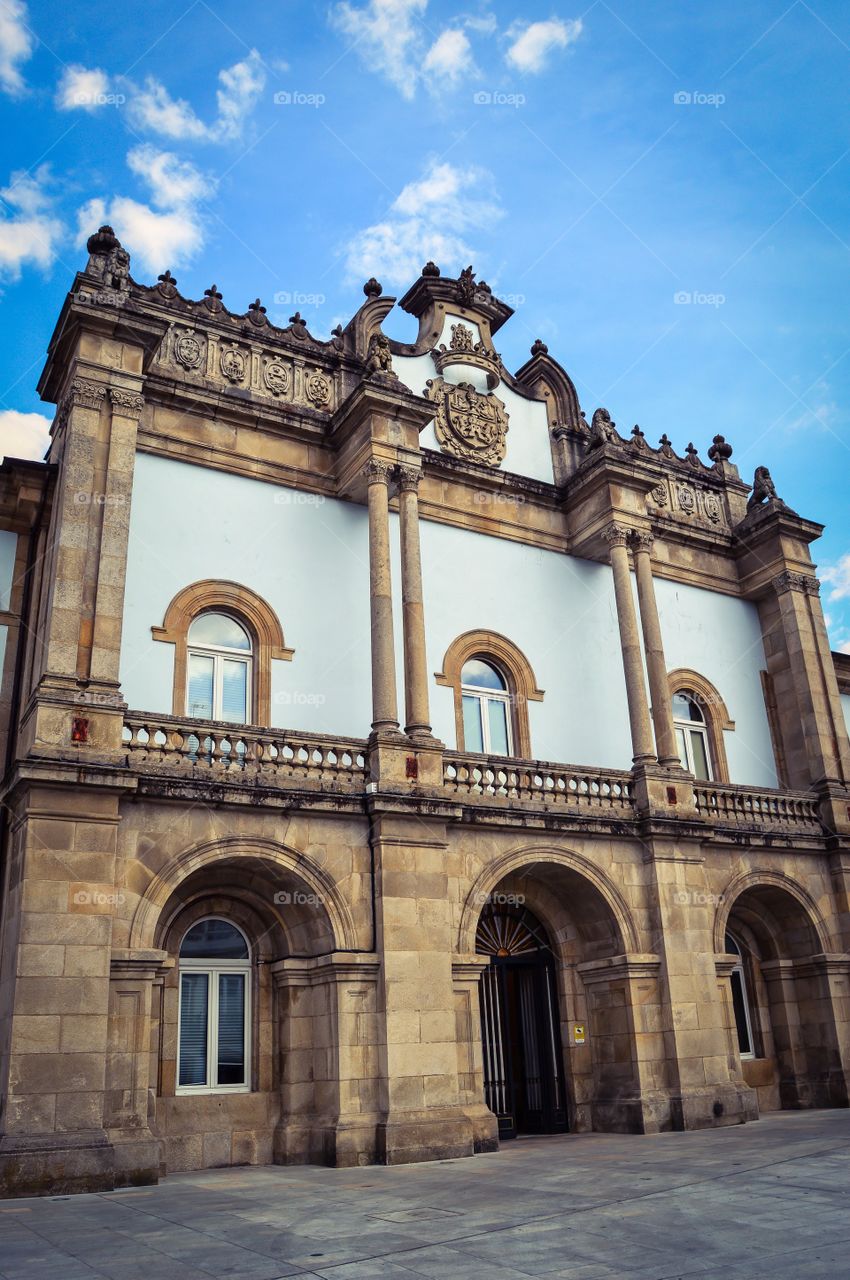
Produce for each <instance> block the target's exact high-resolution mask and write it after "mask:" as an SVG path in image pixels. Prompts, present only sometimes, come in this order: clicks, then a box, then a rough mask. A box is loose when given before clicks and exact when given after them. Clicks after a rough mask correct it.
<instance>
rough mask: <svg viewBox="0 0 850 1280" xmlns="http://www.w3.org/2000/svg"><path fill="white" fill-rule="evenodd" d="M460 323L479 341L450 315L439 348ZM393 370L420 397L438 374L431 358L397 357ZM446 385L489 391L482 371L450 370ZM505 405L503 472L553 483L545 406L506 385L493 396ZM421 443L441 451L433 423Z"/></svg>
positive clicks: (475, 332)
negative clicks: (468, 386) (453, 326)
mask: <svg viewBox="0 0 850 1280" xmlns="http://www.w3.org/2000/svg"><path fill="white" fill-rule="evenodd" d="M458 322H460V323H463V324H465V325H466V327H467V328H468V329H471V330H472V332H473V343H476V342H478V341H479V338H480V333H479V330H478V326H477V325H476V324H473V323H472V322H471V321H467V320H463V318H462V317H461V316H456V315H447V316H446V322H445V325H444V328H443V333H442V335H441V336H440V338H439V339H438V342H437V345H438V346H439V344H440V343H445V345H446V346H449V344H450V342H451V325H453V324H457V323H458ZM393 369H394V370H395V372H396V373H397V374H398V376H399V378H400V379H401V380H402V382H403V383H404V384H405V386H407V387H409V388H410V390H411V391H414V392H415V393H416V394H417V395H420V396H421V395H423V394H424V392H425V386H426V383H427V381H428V379H429V378H436V377H439V376H440V375H439V374H438V372H437V370H436V368H435V367H434V361H433V360H432V359H431V356H430V355H423V356H394V357H393ZM443 376H444V377H445V379H446V381H447V382H471V383H472V385H473V386H474V387H475V388H476V390H478V391H482V392H486V391H487V384H486V376H485V374H484V372H483V371H480V370H476V369H474V368H469V367H468V366H467V367H461V366H455V367H454V368H452V369H447V370H446V371H445V373H444V375H443ZM493 394H494V395H496V396H497V397H498V398H499V399H500V400H501V401H502V402H503V404H504V406H505V409H506V410H507V412H508V433H507V451H506V453H505V459H504V462H503V463H502V465H501V467H500V470H502V471H512V472H514V473H515V474H516V475H520V476H527V477H529V478H530V479H532V480H543V481H545V482H546V483H548V484H552V483H554V479H555V477H554V470H553V466H552V447H551V444H550V440H549V423H548V419H547V416H546V406H545V404H544V403H543V401H542V400H529V399H526V397H524V396H520V395H518V394H517V393H516V392H515V391H513V390H512V389H511V388H510V387H508V386H506V385H505V384H504V383H500V385H499V386H498V387H497V388H496V390H495V392H494V393H493ZM419 438H420V440H421V442H422V446H423V448H425V449H434V450H436V451H437V452H439V451H440V445H439V443H438V441H437V436H436V433H435V431H434V425H433V423H429V424H428V426H427V427H425V428H424V429H423V430H422V432H421V434H420V437H419Z"/></svg>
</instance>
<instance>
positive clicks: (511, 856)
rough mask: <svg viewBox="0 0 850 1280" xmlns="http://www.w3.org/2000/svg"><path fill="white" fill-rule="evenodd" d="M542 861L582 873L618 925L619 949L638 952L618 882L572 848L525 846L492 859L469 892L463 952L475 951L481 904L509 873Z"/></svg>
mask: <svg viewBox="0 0 850 1280" xmlns="http://www.w3.org/2000/svg"><path fill="white" fill-rule="evenodd" d="M541 863H542V864H547V865H549V866H554V867H562V868H563V869H564V870H566V871H568V872H572V873H573V874H574V875H578V876H580V877H581V878H582V879H583V880H584V881H585V882H586V883H587V884H588V885H589V886H590V888H591V889H592V890H593V891H595V893H596V894H597V895H598V898H599V899H600V905H604V907H606V908H607V909H608V911H609V913H610V915H611V917H612V919H613V921H614V923H615V925H616V928H617V932H618V935H619V942H620V949H621V950H622V951H627V952H636V951H637V950H638V949H639V948H638V932H637V928H636V925H635V923H634V920H633V918H632V914H631V912H630V910H629V908H628V906H627V905H626V902H625V899H624V898H623V896H622V894H621V893H620V891H619V889H617V887H616V885H614V884H613V883H612V882H611V881H610V880H609V879H608V878H607V877H606V876H605V875H603V874H602V872H601V871H600V870H599V869H598V867H595V866H594V865H593V863H591V862H589V861H588V860H587V859H586V858H583V857H582V856H581V855H580V854H578V853H575V852H574V851H572V850H560V849H551V848H539V847H536V846H534V845H525V846H523V847H522V848H520V849H514V850H512V851H511V852H509V853H506V854H503V855H502V856H501V857H500V858H497V859H496V861H495V862H491V863H490V864H489V865H488V866H487V867H486V868H485V869H484V870H483V871H482V872H481V874H480V875H479V876H478V878H477V879H476V881H475V883H474V884H473V886H472V888H471V889H470V891H469V893H468V894H467V896H466V901H465V902H464V905H463V910H462V912H461V920H460V927H459V929H458V951H459V952H460V953H461V954H471V953H472V952H474V951H475V932H476V929H477V927H478V917H479V915H480V914H481V907H482V904H483V903H484V902H486V901H487V898H488V896H489V895H490V894H492V892H493V891H494V889H495V888H496V887H497V885H499V884H500V883H501V881H503V880H504V879H505V878H506V877H507V876H510V875H512V874H514V873H516V872H528V871H530V870H531V869H532V868H533V867H534V866H535V865H537V864H541Z"/></svg>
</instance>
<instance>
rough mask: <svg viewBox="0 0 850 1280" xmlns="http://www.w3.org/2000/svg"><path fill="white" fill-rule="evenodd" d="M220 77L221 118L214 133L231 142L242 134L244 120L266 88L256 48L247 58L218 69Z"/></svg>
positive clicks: (215, 126)
mask: <svg viewBox="0 0 850 1280" xmlns="http://www.w3.org/2000/svg"><path fill="white" fill-rule="evenodd" d="M218 79H219V83H220V85H221V88H220V89H219V90H218V92H217V93H216V99H217V101H218V120H217V121H216V123H215V124H214V125H213V132H214V133H216V134H217V136H218V137H220V138H223V139H227V140H228V141H229V140H230V139H232V138H240V137H241V136H242V129H243V127H244V124H245V120H246V118H247V117H248V116H249V115H250V113H251V112H252V111H253V109H254V106H255V105H256V102H257V99H258V98H259V96H260V94H261V93H262V91H263V89H264V88H265V87H266V72H265V68H264V66H263V60H262V58H261V57H260V55H259V54H258V53H257V50H256V49H252V50H251V52H250V53H249V54H248V57H247V58H243V60H242V61H241V62H236V63H234V65H233V66H232V67H227V68H226V69H225V70H224V71H219V73H218Z"/></svg>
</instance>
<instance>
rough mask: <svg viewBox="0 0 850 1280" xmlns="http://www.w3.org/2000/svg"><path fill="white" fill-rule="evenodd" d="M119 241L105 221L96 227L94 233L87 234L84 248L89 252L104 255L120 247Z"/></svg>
mask: <svg viewBox="0 0 850 1280" xmlns="http://www.w3.org/2000/svg"><path fill="white" fill-rule="evenodd" d="M120 247H121V241H120V240H119V239H118V237H117V235H116V234H115V232H114V231H113V230H112V228H111V227H110V226H107V225H106V223H104V225H103V226H102V227H98V229H97V231H95V233H94V235H91V236H89V238H88V240H87V241H86V248H87V249H88V251H89V253H91V254H103V255H104V257H105V256H106V255H107V254H108V253H111V252H112V250H113V249H120Z"/></svg>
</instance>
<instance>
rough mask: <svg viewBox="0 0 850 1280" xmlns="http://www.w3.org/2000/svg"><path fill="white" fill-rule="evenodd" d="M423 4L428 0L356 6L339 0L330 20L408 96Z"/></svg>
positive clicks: (387, 0)
mask: <svg viewBox="0 0 850 1280" xmlns="http://www.w3.org/2000/svg"><path fill="white" fill-rule="evenodd" d="M427 6H428V0H369V2H368V4H366V5H365V6H364V7H363V8H362V9H357V8H355V6H354V5H352V4H349V3H348V0H342V2H341V3H340V4H337V5H336V7H335V8H334V9H333V10H332V11H331V20H332V22H333V23H334V24H335V26H337V27H338V28H339V29H340V31H342V32H343V34H344V35H347V36H349V37H350V38H351V40H352V41H353V47H354V48H356V49H357V52H358V53H359V55H360V57H361V58H362V59H363V60H364V61H365V62H366V63H367V64H368V65H369V66H370V67H371V68H372V69H373V70H376V71H379V72H380V73H381V74H382V75H384V76H386V78H387V79H388V80H389V82H390V83H391V84H393V85H395V87H396V88H397V89H398V91H399V93H400V94H401V95H402V97H403V98H407V99H408V100H409V99H411V98H413V96H414V94H415V93H416V81H417V79H418V75H419V65H418V64H419V58H418V56H417V51H418V49H419V47H420V45H421V40H422V35H421V30H420V25H419V21H418V20H419V18H420V17H421V16H422V15H423V14H424V13H425V10H426V8H427Z"/></svg>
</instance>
